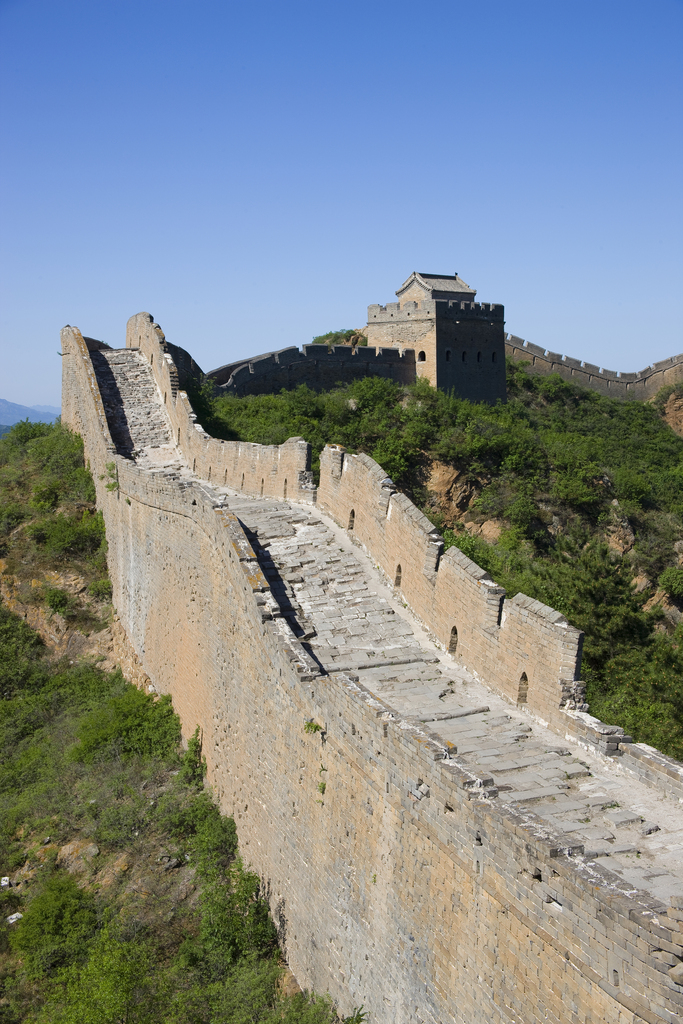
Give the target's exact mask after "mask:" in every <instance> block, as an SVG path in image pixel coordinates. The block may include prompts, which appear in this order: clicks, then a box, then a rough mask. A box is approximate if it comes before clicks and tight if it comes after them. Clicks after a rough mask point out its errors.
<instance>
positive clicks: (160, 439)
mask: <svg viewBox="0 0 683 1024" xmlns="http://www.w3.org/2000/svg"><path fill="white" fill-rule="evenodd" d="M91 358H92V364H93V367H94V370H95V376H96V377H97V383H98V385H99V389H100V394H101V396H102V402H103V404H104V411H105V414H106V416H107V423H108V425H109V432H110V434H111V438H112V441H113V442H114V444H115V445H116V450H117V451H118V453H119V455H124V456H125V457H126V458H134V457H135V456H136V455H139V454H140V453H142V452H143V451H144V450H145V449H146V448H160V447H161V446H162V445H169V444H170V443H171V432H170V426H169V423H168V420H167V418H166V413H165V412H164V406H163V402H162V399H161V395H160V394H159V392H158V389H157V386H156V382H155V380H154V375H153V374H152V368H151V366H150V365H149V363H148V362H147V360H146V359H145V357H144V356H143V355H142V353H141V352H138V351H137V349H130V348H124V349H111V350H108V349H101V350H100V351H98V352H91Z"/></svg>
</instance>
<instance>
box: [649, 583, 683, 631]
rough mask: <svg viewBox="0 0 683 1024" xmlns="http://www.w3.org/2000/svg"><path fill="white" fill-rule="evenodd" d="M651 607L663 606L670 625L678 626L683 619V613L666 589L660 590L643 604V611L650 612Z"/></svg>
mask: <svg viewBox="0 0 683 1024" xmlns="http://www.w3.org/2000/svg"><path fill="white" fill-rule="evenodd" d="M651 608H661V609H662V611H663V612H664V617H665V619H666V621H667V622H668V623H669V625H670V626H677V625H678V623H679V622H680V621H681V620H682V619H683V613H682V612H681V609H680V607H679V606H678V603H677V602H676V601H673V600H672V599H671V598H670V597H669V595H668V594H667V592H666V591H665V590H658V591H657V592H656V593H655V594H654V595H653V596H652V597H651V598H650V600H649V601H646V602H645V604H644V605H643V611H645V612H649V611H650V609H651Z"/></svg>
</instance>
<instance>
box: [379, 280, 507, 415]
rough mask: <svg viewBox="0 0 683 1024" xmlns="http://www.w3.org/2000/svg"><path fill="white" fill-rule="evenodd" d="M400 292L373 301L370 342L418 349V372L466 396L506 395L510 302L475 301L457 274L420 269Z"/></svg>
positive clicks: (476, 398) (479, 398)
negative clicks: (506, 327)
mask: <svg viewBox="0 0 683 1024" xmlns="http://www.w3.org/2000/svg"><path fill="white" fill-rule="evenodd" d="M396 295H397V296H398V298H399V301H398V302H388V303H387V304H386V305H384V306H383V305H380V304H379V303H373V304H372V305H370V306H368V325H367V328H366V331H367V336H368V344H369V345H382V346H390V347H392V348H398V349H400V350H405V349H407V348H413V349H415V354H416V362H415V369H416V373H417V375H418V376H419V377H426V378H427V379H428V380H429V381H430V383H431V384H433V385H434V387H438V388H442V389H443V390H445V391H454V392H455V393H456V394H457V395H458V396H459V397H460V398H467V399H469V400H470V401H473V402H496V401H503V402H504V401H505V398H506V387H505V331H504V325H505V307H504V306H502V305H501V304H500V303H493V302H475V301H474V296H475V295H476V292H475V291H474V289H472V288H470V287H469V285H467V284H465V282H464V281H462V279H461V278H459V277H458V275H457V274H456V275H455V276H451V277H447V276H437V275H435V274H418V273H417V272H414V273H413V274H412V275H411V276H410V277H409V278H408V280H407V281H406V282H405V283H404V284H403V285H402V286H401V287H400V288H399V289H398V291H397V292H396Z"/></svg>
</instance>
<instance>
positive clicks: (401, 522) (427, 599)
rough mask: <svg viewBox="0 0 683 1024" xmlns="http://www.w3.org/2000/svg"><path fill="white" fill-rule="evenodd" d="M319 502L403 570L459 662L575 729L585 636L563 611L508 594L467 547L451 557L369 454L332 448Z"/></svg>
mask: <svg viewBox="0 0 683 1024" xmlns="http://www.w3.org/2000/svg"><path fill="white" fill-rule="evenodd" d="M318 506H319V507H320V508H321V509H324V510H325V511H326V512H328V513H329V514H330V515H331V516H332V517H333V518H334V519H336V520H337V522H339V523H340V524H341V525H343V526H344V527H345V528H352V529H353V533H354V536H355V537H356V538H357V539H358V541H359V542H360V543H361V544H362V545H363V546H364V547H365V548H366V549H367V551H368V552H369V553H370V554H371V556H372V558H373V560H374V561H375V562H377V563H378V564H379V566H380V567H381V568H382V570H383V571H384V572H385V573H386V575H387V576H388V577H389V579H390V580H391V581H392V582H394V581H396V580H397V578H398V577H400V590H401V595H402V597H403V598H404V600H405V601H406V603H407V604H408V605H410V607H411V608H412V609H413V610H414V611H415V613H416V614H417V615H418V617H419V618H420V619H421V620H422V621H423V622H424V623H425V625H427V627H428V628H429V629H430V631H431V632H432V633H433V634H434V636H435V637H436V638H437V639H438V640H439V641H440V642H441V643H442V644H443V645H444V647H445V648H446V649H450V650H452V651H454V652H455V651H456V645H457V657H458V661H460V662H462V664H463V665H465V666H466V667H467V668H468V669H469V670H470V671H471V672H473V673H475V674H477V675H480V676H482V677H483V678H485V679H487V680H492V679H493V680H495V681H496V686H497V688H498V689H499V691H500V692H501V693H502V694H503V695H504V696H505V697H507V698H508V699H509V700H511V701H513V702H515V703H517V702H518V701H519V700H520V698H523V701H522V702H523V703H526V704H527V706H528V708H529V710H530V711H531V712H533V713H534V714H536V715H537V716H538V717H539V718H540V719H541V720H543V721H544V722H547V723H549V724H551V725H552V726H554V727H555V728H558V727H559V728H564V727H565V719H564V716H563V712H562V711H561V709H562V708H564V707H565V706H566V704H567V702H568V701H570V702H571V706H572V707H573V706H574V704H575V702H576V699H577V696H578V697H579V698H580V700H582V692H583V686H582V684H581V683H578V682H577V680H578V675H579V669H580V665H581V644H582V639H583V634H582V633H581V632H580V631H579V630H577V629H575V628H574V627H573V626H570V625H569V624H568V623H567V620H566V619H565V617H564V616H563V615H560V613H559V612H556V611H554V610H553V609H552V608H548V607H547V606H546V605H543V604H541V603H540V602H539V601H533V600H531V598H528V597H525V596H524V595H523V594H518V595H517V596H516V597H514V598H513V599H512V600H511V601H506V600H505V591H504V590H503V589H502V587H498V586H496V584H495V583H494V582H493V580H492V579H491V577H490V576H489V574H488V573H487V572H485V571H484V570H483V569H480V568H479V566H478V565H475V563H474V562H472V561H470V559H469V558H467V557H466V556H465V555H464V554H463V553H462V552H461V551H459V550H458V549H457V548H450V550H449V551H447V552H446V554H445V555H444V554H443V540H442V538H441V535H440V534H439V532H438V531H437V530H436V529H435V528H434V527H433V526H432V524H431V523H430V522H429V520H428V519H427V518H426V516H424V515H423V514H422V513H421V512H420V511H419V510H418V509H417V508H416V507H415V506H414V505H413V503H412V502H411V501H410V500H409V499H408V498H407V497H406V496H405V495H404V494H400V493H398V492H397V491H396V488H395V487H394V484H393V483H392V481H391V480H390V479H389V478H388V477H387V476H386V473H384V472H383V470H382V469H381V468H380V467H379V466H378V465H377V463H376V462H374V461H373V460H372V459H370V458H369V457H368V456H367V455H349V454H347V453H345V452H344V450H343V449H341V448H339V447H338V446H330V447H327V448H325V450H324V451H323V453H322V455H321V459H320V486H319V489H318ZM351 524H352V525H351ZM523 675H524V677H525V678H524V679H523V678H522V677H523Z"/></svg>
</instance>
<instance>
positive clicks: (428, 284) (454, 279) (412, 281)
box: [396, 270, 477, 302]
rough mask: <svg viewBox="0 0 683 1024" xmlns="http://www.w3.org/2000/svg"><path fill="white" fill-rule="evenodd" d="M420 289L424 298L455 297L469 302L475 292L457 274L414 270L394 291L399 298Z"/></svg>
mask: <svg viewBox="0 0 683 1024" xmlns="http://www.w3.org/2000/svg"><path fill="white" fill-rule="evenodd" d="M417 289H420V290H421V291H423V292H424V298H425V299H455V298H456V296H457V297H458V298H459V299H460V300H461V301H463V300H464V301H468V302H471V301H472V300H473V299H474V296H475V295H476V294H477V291H476V289H475V288H470V286H469V285H468V284H467V283H466V282H465V281H463V279H462V278H461V277H458V275H457V274H425V273H422V272H420V271H417V270H414V271H413V272H412V274H411V275H410V277H409V278H408V280H407V281H404V283H403V284H402V285H401V287H400V288H399V289H398V291H397V292H396V294H397V296H398V297H399V299H401V298H403V297H404V295H405V293H406V292H408V291H413V290H417Z"/></svg>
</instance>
